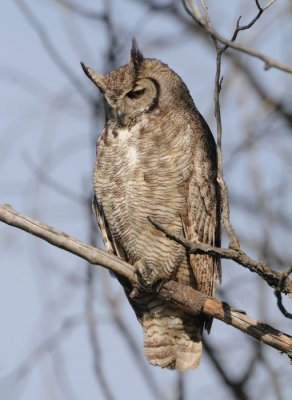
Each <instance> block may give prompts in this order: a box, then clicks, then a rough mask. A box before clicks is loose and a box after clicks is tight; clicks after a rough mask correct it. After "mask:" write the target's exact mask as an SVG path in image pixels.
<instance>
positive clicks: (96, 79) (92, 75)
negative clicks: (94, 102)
mask: <svg viewBox="0 0 292 400" xmlns="http://www.w3.org/2000/svg"><path fill="white" fill-rule="evenodd" d="M80 64H81V67H82V69H83V71H84V73H85V75H86V76H88V78H89V79H90V80H91V81H92V82H93V83H94V84H95V85H96V86H97V87H98V88H99V90H101V91H102V92H104V90H105V86H104V78H103V76H102V75H100V74H98V73H97V72H95V71H94V70H93V69H92V68H90V67H88V66H87V65H86V64H84V63H83V62H82V61H81V62H80Z"/></svg>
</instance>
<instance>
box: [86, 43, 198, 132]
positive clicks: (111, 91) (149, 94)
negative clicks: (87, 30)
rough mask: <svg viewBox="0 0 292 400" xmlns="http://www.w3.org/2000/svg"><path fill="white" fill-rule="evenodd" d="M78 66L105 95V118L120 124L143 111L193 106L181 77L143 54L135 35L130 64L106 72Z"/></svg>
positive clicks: (140, 114)
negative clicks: (101, 72) (102, 72)
mask: <svg viewBox="0 0 292 400" xmlns="http://www.w3.org/2000/svg"><path fill="white" fill-rule="evenodd" d="M81 66H82V68H83V71H84V72H85V74H86V75H87V76H88V78H89V79H91V80H92V82H93V83H94V84H95V85H96V86H97V87H98V88H99V90H100V92H101V93H102V95H103V97H104V100H105V110H106V119H107V121H115V122H116V123H117V124H118V125H120V126H128V125H129V124H132V123H136V122H139V120H140V118H141V117H142V116H143V115H144V113H153V114H154V115H159V114H160V113H161V112H167V111H169V110H170V109H171V108H174V107H177V106H180V107H184V108H189V107H193V106H194V105H193V101H192V98H191V96H190V94H189V91H188V89H187V87H186V85H185V84H184V82H183V81H182V79H181V78H180V77H179V76H178V75H177V74H176V73H175V72H174V71H172V70H171V69H170V68H169V67H168V66H167V65H166V64H163V63H162V62H161V61H159V60H156V59H150V58H144V57H143V55H142V53H141V52H140V51H139V49H138V48H137V44H136V41H135V40H134V39H133V42H132V49H131V54H130V60H129V64H127V65H124V66H122V67H119V68H117V69H114V70H113V71H111V72H110V73H109V74H107V75H101V74H98V73H97V72H95V71H94V70H92V69H91V68H89V67H88V66H86V65H85V64H83V63H81Z"/></svg>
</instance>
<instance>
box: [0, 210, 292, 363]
mask: <svg viewBox="0 0 292 400" xmlns="http://www.w3.org/2000/svg"><path fill="white" fill-rule="evenodd" d="M0 220H1V221H2V222H5V223H7V224H9V225H11V226H15V227H17V228H20V229H22V230H24V231H26V232H28V233H30V234H32V235H34V236H38V237H40V238H41V239H43V240H46V241H47V242H49V243H51V244H52V245H54V246H57V247H59V248H61V249H64V250H67V251H69V252H71V253H73V254H75V255H77V256H78V257H81V258H83V259H86V260H87V261H89V262H90V263H91V264H95V265H96V264H98V265H101V266H103V267H105V268H107V269H109V270H110V271H112V272H114V273H116V274H118V275H120V276H122V277H123V278H124V279H126V280H128V281H129V285H131V286H133V285H137V284H139V282H138V280H137V277H136V274H135V272H134V267H133V266H132V265H130V264H128V263H127V262H125V261H124V260H122V259H120V258H119V257H116V256H114V255H112V254H109V253H106V252H105V251H102V250H100V249H97V248H95V247H93V246H90V245H87V244H85V243H82V242H80V241H78V240H76V239H74V238H73V237H71V236H69V235H68V234H65V233H63V232H60V231H58V230H56V229H54V228H52V227H50V226H48V225H45V224H42V223H41V222H39V221H37V220H35V219H32V218H30V217H28V216H26V215H24V214H21V213H18V212H17V211H15V210H13V209H12V208H11V207H10V206H7V205H3V206H0ZM218 250H219V251H220V250H221V249H218ZM274 274H275V273H274ZM287 285H288V286H290V289H291V285H292V282H291V281H289V282H285V286H287ZM145 290H146V289H145ZM157 295H159V296H160V297H161V298H163V299H164V300H166V301H171V302H172V303H173V304H174V305H176V307H179V308H182V309H183V310H184V312H186V313H189V314H191V315H199V314H200V313H204V314H206V315H207V316H210V317H213V318H217V319H220V320H221V321H223V322H225V323H226V324H228V325H232V326H233V327H235V328H237V329H239V330H241V331H242V332H244V333H246V334H248V335H250V336H252V337H254V338H256V339H258V340H260V341H261V342H263V343H265V344H267V345H269V346H271V347H274V348H275V349H277V350H279V351H281V352H283V353H286V354H287V355H288V356H292V338H291V336H289V335H287V334H285V333H283V332H280V331H278V330H277V329H274V328H272V327H271V326H269V325H266V324H264V323H262V322H260V321H257V320H254V319H252V318H251V317H249V316H248V315H245V314H244V313H243V312H240V311H238V310H234V309H232V308H231V307H230V306H229V305H228V304H226V303H223V302H221V301H218V300H217V299H215V298H212V297H208V296H206V295H204V294H203V293H200V292H199V291H197V290H195V289H193V288H191V287H189V286H185V285H182V284H180V283H178V282H175V281H169V282H166V283H165V284H164V285H163V286H162V288H161V289H160V291H159V293H157Z"/></svg>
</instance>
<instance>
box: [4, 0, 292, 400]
mask: <svg viewBox="0 0 292 400" xmlns="http://www.w3.org/2000/svg"><path fill="white" fill-rule="evenodd" d="M20 3H21V1H20V0H18V1H16V0H15V1H10V2H3V4H2V5H1V13H0V27H1V28H0V29H1V35H0V48H1V59H0V88H1V96H0V115H1V118H0V158H1V167H0V201H1V204H4V203H8V204H11V205H12V206H13V207H14V208H15V209H17V210H19V211H21V212H24V213H26V214H28V215H30V216H33V217H35V218H38V219H40V220H41V221H43V222H45V223H48V224H49V225H52V226H55V227H56V228H57V229H60V230H63V231H65V232H67V233H70V234H71V235H72V236H74V237H77V238H78V239H80V240H83V241H85V242H90V241H91V240H92V237H91V236H92V233H91V232H92V230H91V228H90V227H91V226H92V223H94V221H93V216H92V215H91V212H90V205H89V202H88V199H89V198H90V196H91V194H92V188H91V185H92V184H91V175H92V168H93V162H94V156H95V140H96V138H97V136H98V133H99V132H100V131H101V129H102V126H103V123H104V122H103V119H102V116H101V117H100V118H98V119H94V118H92V116H93V110H92V107H91V105H90V101H91V100H92V99H97V100H98V99H99V97H98V93H97V92H96V89H95V88H94V87H93V85H90V83H89V82H88V80H87V78H86V77H85V76H84V75H83V72H82V70H81V68H80V64H79V62H80V60H83V61H85V62H86V63H87V64H88V65H90V66H92V67H93V68H95V69H96V70H98V71H100V72H105V70H106V68H107V63H106V61H105V58H106V49H107V37H108V36H107V31H106V29H105V27H104V24H103V23H102V22H100V21H98V20H96V19H85V18H83V17H77V16H75V15H74V14H72V13H71V12H70V11H68V10H66V9H65V8H62V7H60V5H59V4H58V1H57V0H50V1H49V0H42V1H36V0H23V3H25V4H27V5H28V6H29V8H30V10H31V12H32V13H33V15H34V16H35V19H36V20H37V21H38V22H37V24H36V26H35V27H34V28H33V27H32V26H31V24H29V23H28V21H27V19H26V18H25V15H24V13H23V12H21V7H19V4H20ZM109 3H110V2H108V4H109ZM142 3H143V2H142ZM163 3H165V2H161V4H163ZM239 3H240V2H239V1H235V2H233V4H232V6H231V5H230V2H228V1H227V0H224V1H222V2H220V5H219V4H218V2H215V1H214V0H213V1H212V0H210V1H209V3H208V4H209V11H210V16H211V19H212V20H214V21H215V26H216V29H218V30H219V31H220V32H221V33H222V34H224V35H227V36H230V35H231V33H232V31H233V29H234V26H235V24H236V20H237V17H238V15H239V12H240V13H242V15H243V18H246V20H248V18H250V17H251V16H252V15H254V13H255V8H254V7H252V6H251V3H253V2H251V1H245V2H244V4H239ZM279 3H280V2H276V4H275V5H274V6H273V7H274V9H273V10H272V8H273V7H271V8H270V9H269V10H268V11H267V12H266V14H265V15H264V16H263V17H262V19H261V20H260V21H259V22H258V28H257V29H255V30H252V31H251V32H247V33H245V34H244V35H243V36H242V37H243V39H244V40H245V41H246V43H247V44H248V45H250V46H252V45H254V46H258V48H260V49H261V51H263V52H267V53H268V54H269V55H271V56H272V57H275V58H277V59H279V60H281V61H283V62H287V63H290V64H292V51H291V45H290V48H289V47H288V46H289V43H288V41H287V38H288V37H289V34H290V37H291V31H292V27H291V23H290V24H289V15H288V13H287V17H285V7H287V9H288V6H287V4H288V3H289V2H288V1H286V2H284V3H285V4H279ZM79 4H81V2H80V3H79ZM82 4H83V5H84V7H88V9H92V10H95V11H96V12H101V11H102V10H103V2H102V1H93V0H92V1H90V0H88V1H86V2H84V3H82ZM111 7H112V23H113V25H114V27H115V29H116V31H117V32H119V35H118V39H117V40H118V43H119V53H118V57H117V58H118V60H117V62H119V63H120V64H123V63H126V62H127V59H128V53H129V49H130V42H131V38H132V37H133V36H136V38H137V41H138V44H139V47H140V48H141V50H142V51H143V53H144V54H145V55H146V56H149V57H157V58H159V59H161V60H162V61H164V62H167V63H168V64H169V65H170V66H171V68H173V69H174V70H175V71H176V72H177V73H179V74H180V75H181V76H182V78H183V79H184V81H185V82H186V84H187V85H188V87H189V88H190V91H191V94H192V96H193V98H194V100H195V103H196V105H197V107H198V109H199V110H200V111H201V113H202V114H203V115H204V117H205V118H206V119H207V121H208V123H209V125H210V127H211V129H212V130H213V132H214V133H215V130H216V129H215V120H214V115H213V103H212V102H213V85H214V74H215V59H214V51H213V50H212V48H211V47H210V46H209V45H208V44H206V42H205V41H202V40H201V39H200V37H198V36H196V35H194V34H192V33H190V32H188V31H186V29H185V28H184V27H183V25H179V24H178V23H177V21H176V20H175V19H174V18H172V17H170V16H169V15H167V14H166V13H162V12H156V13H154V14H153V13H149V11H147V7H146V6H145V4H141V2H139V1H134V0H128V1H126V0H122V1H117V0H116V1H112V2H111ZM224 7H225V9H228V13H225V12H224ZM227 7H228V8H227ZM274 12H275V13H276V12H277V15H280V16H281V21H282V25H281V26H280V27H279V25H277V20H276V21H275V18H274V17H273V15H274V14H273V13H274ZM290 21H291V14H290ZM267 25H268V26H269V30H267V29H265V28H266V26H267ZM262 31H263V32H264V33H261V32H262ZM40 32H41V33H40ZM48 42H49V43H50V44H49V45H47V43H48ZM44 44H45V45H47V46H44ZM48 46H49V51H48ZM52 48H53V50H52ZM287 48H288V50H287ZM50 51H51V54H53V55H54V57H53V58H52V57H51V55H50ZM55 53H57V58H58V57H60V60H61V61H59V62H58V61H57V62H56V55H55ZM248 62H249V65H250V67H251V68H252V69H253V71H254V72H255V74H256V75H257V77H258V81H259V82H260V83H262V84H265V85H266V87H267V90H268V91H269V92H270V93H271V94H273V96H274V97H275V98H277V99H283V100H285V101H287V103H288V100H289V96H290V100H291V83H292V82H291V76H288V75H287V74H286V75H285V74H283V73H280V72H279V71H276V70H271V71H268V72H265V71H264V70H263V65H262V64H261V63H260V61H258V60H249V61H248ZM60 64H62V65H61V67H60ZM233 72H234V71H233V69H232V67H231V66H230V64H228V63H227V62H225V63H224V64H223V73H224V88H226V89H224V94H223V102H222V104H223V112H222V118H223V128H224V139H223V142H224V147H223V149H224V160H225V165H226V171H225V177H226V180H227V182H228V184H229V185H230V197H231V199H232V201H233V202H234V204H235V203H236V201H235V199H236V198H237V197H240V196H242V197H243V198H247V199H248V200H250V201H253V200H254V199H255V198H256V195H255V194H254V192H253V190H252V189H253V186H252V185H253V180H255V175H254V174H253V172H252V168H247V164H248V166H249V167H251V166H252V162H253V157H252V155H249V156H244V155H241V154H239V155H236V154H237V153H236V149H237V147H238V146H239V144H240V143H244V141H245V136H244V135H245V132H246V131H251V132H253V131H254V132H256V133H258V132H259V131H260V129H263V130H266V131H267V132H268V133H267V138H268V140H266V141H265V142H264V143H263V142H261V146H258V147H256V148H255V151H256V154H257V162H258V165H259V166H260V167H259V170H257V171H258V173H259V176H260V178H259V182H260V184H261V185H262V186H263V187H264V189H265V190H266V192H267V193H270V192H269V190H271V189H273V188H274V187H278V186H281V184H283V182H284V185H285V180H284V178H285V177H287V174H288V175H289V174H290V168H291V166H290V164H289V162H288V161H287V160H289V158H290V156H291V154H292V146H291V140H288V138H287V135H286V134H285V131H284V128H283V125H282V123H281V121H278V120H277V118H276V117H275V118H274V119H273V120H272V121H271V120H270V119H269V118H270V117H269V115H268V113H267V111H266V110H265V108H264V107H262V106H261V105H260V104H259V99H258V98H257V97H256V96H254V95H252V94H250V93H248V90H246V86H247V83H246V81H244V79H243V78H242V77H237V76H234V74H232V73H233ZM72 82H73V83H72ZM289 93H290V95H289ZM288 104H289V103H288ZM254 114H256V122H255V117H254ZM252 116H253V118H254V119H252ZM250 121H252V122H250ZM249 123H250V127H247V125H248V124H249ZM256 123H257V124H258V125H259V126H260V128H257V125H256ZM271 127H273V132H272V133H269V128H271ZM268 134H269V135H268ZM272 135H277V137H278V140H277V147H275V144H274V142H273V140H272V139H269V138H273V136H272ZM279 149H280V150H281V153H279V152H278V151H276V150H279ZM279 154H281V155H280V156H279ZM284 156H285V157H284ZM291 200H292V199H291V190H286V191H285V190H281V194H280V195H279V196H277V195H275V197H274V198H272V197H271V203H270V207H271V209H272V210H273V211H275V212H276V211H278V210H280V211H283V213H284V215H286V216H287V221H288V220H290V219H292V214H291V207H290V206H289V204H291ZM232 204H233V203H232ZM231 215H232V221H233V222H234V226H235V227H236V229H238V230H239V231H240V234H241V238H242V241H243V244H244V246H245V247H246V248H248V249H249V250H250V252H251V255H253V256H254V257H257V255H258V253H257V249H256V246H253V244H254V243H255V242H257V241H260V238H261V237H262V234H263V223H262V221H263V216H262V215H261V212H259V213H258V215H257V216H256V217H255V215H254V214H250V213H248V212H247V211H242V209H240V208H239V207H236V206H234V207H232V214H231ZM271 236H272V237H271V238H270V242H269V243H270V246H271V247H272V248H277V249H279V250H282V249H283V250H284V251H285V253H282V256H283V257H282V258H283V260H284V261H283V262H284V264H285V262H286V260H291V255H292V254H291V245H289V244H290V242H291V240H290V237H291V235H289V234H288V235H287V231H285V230H283V229H282V228H281V227H278V226H275V229H273V234H272V235H271ZM0 237H1V244H0V249H1V259H0V265H1V279H0V315H1V317H2V318H1V331H0V354H1V357H0V400H2V399H3V400H4V399H5V400H16V399H19V400H47V399H56V400H59V399H70V400H71V399H73V400H75V399H84V398H86V399H92V398H95V399H103V398H104V395H103V394H102V392H101V389H100V385H99V384H98V383H97V380H96V377H95V373H94V369H93V361H94V359H93V351H92V346H91V345H90V340H89V329H88V318H93V319H94V324H95V325H96V331H97V336H98V343H99V360H100V365H102V368H103V371H104V375H105V376H106V377H107V378H108V379H109V382H110V389H111V390H112V393H113V397H114V398H115V399H124V398H129V399H132V398H133V399H134V398H135V399H136V398H139V400H148V399H151V398H153V394H152V391H151V389H150V388H149V385H147V384H145V371H148V372H147V374H149V375H150V376H151V379H153V380H154V382H156V385H157V386H158V387H159V390H160V391H161V398H163V399H167V400H168V399H175V398H176V397H175V392H176V385H177V374H176V373H175V372H173V371H167V370H161V369H159V368H154V367H151V366H149V365H148V364H147V362H146V361H145V360H143V359H142V330H141V327H140V326H139V324H138V322H137V321H136V319H135V316H134V313H133V312H132V310H131V309H130V307H129V306H128V304H127V303H126V301H125V299H124V295H123V292H122V290H121V288H120V287H119V285H118V283H117V282H116V281H115V279H113V278H112V277H110V276H109V274H108V273H107V272H106V271H104V270H102V269H101V268H97V267H94V268H92V273H93V277H94V284H93V287H94V303H93V305H94V315H90V316H88V315H87V314H86V312H88V310H87V309H86V299H87V290H88V286H87V284H86V282H87V277H88V270H89V267H88V266H87V265H86V263H85V262H84V261H82V260H80V259H77V258H76V257H75V256H73V255H71V254H68V253H66V252H64V251H62V250H60V249H56V248H52V246H50V245H48V244H47V243H44V242H42V241H41V240H40V239H38V238H34V237H31V236H30V235H28V234H26V233H24V232H20V231H16V230H15V229H14V228H11V227H8V226H4V225H0ZM96 238H98V232H97V228H96ZM98 240H99V239H98ZM98 243H99V244H100V246H102V244H101V243H100V240H99V242H98ZM250 275H251V274H250V273H248V272H246V271H243V270H242V269H240V267H237V266H235V265H234V264H232V263H230V262H226V263H224V265H223V277H224V281H223V286H222V287H223V289H224V290H225V294H226V291H227V297H228V299H230V301H231V302H232V304H233V305H235V306H236V307H239V308H241V307H242V308H244V309H245V310H246V311H247V312H248V313H250V314H251V315H252V316H254V317H258V318H259V319H261V318H266V322H268V323H270V324H271V325H273V324H274V325H275V326H279V327H280V328H281V329H283V330H286V332H289V329H288V328H289V325H288V323H287V321H286V320H285V319H284V317H282V316H281V315H280V313H279V311H278V310H277V307H276V305H275V301H273V295H272V294H271V292H272V290H271V289H270V288H268V287H267V285H265V284H264V283H263V282H262V281H261V280H260V279H258V278H256V277H253V276H252V277H251V276H250ZM238 280H239V281H240V283H241V285H240V290H236V285H235V286H234V284H233V283H234V282H237V284H238ZM228 288H229V289H228ZM107 292H108V293H110V297H111V299H115V302H116V304H117V313H118V315H119V316H120V318H121V319H122V320H123V321H124V322H125V324H126V326H127V327H128V329H129V330H130V332H131V335H132V336H131V337H133V338H134V342H135V345H136V346H137V348H138V349H139V356H138V357H140V359H142V362H137V359H136V358H135V357H134V356H133V354H132V353H131V351H130V349H129V345H128V342H127V340H126V339H125V337H123V335H121V334H120V333H119V331H118V329H117V327H116V325H115V324H114V322H113V317H112V315H111V313H110V307H109V299H107V295H106V294H107ZM290 334H291V327H290ZM211 339H212V344H213V346H216V347H217V348H218V356H219V358H220V359H221V360H223V361H226V362H227V363H229V364H228V365H229V366H230V365H231V364H230V359H231V358H232V360H233V361H232V363H233V365H234V366H236V368H235V367H234V368H233V369H232V368H231V369H230V371H229V372H230V373H231V374H232V376H234V377H236V376H240V374H241V373H242V370H243V369H244V366H245V363H246V360H247V359H248V357H249V354H250V351H251V348H252V346H253V342H251V341H249V340H248V339H247V338H246V337H244V336H243V334H242V333H240V332H238V331H235V330H234V329H232V328H230V327H227V326H225V325H224V324H222V323H220V322H218V321H215V322H214V325H213V329H212V334H211ZM236 343H238V345H236ZM265 357H267V359H268V360H269V363H270V364H272V365H273V366H274V367H275V368H277V371H278V374H279V375H280V378H279V380H280V383H281V386H282V387H283V388H284V389H283V397H282V398H283V399H286V398H288V397H287V395H288V393H289V390H290V391H291V390H292V387H291V383H290V386H289V384H288V382H289V373H290V374H291V371H290V370H289V369H288V368H291V367H289V365H288V361H287V360H286V359H284V357H283V356H281V355H280V354H278V353H277V352H276V351H274V350H273V349H268V348H265ZM141 365H143V367H141ZM141 368H143V370H142V372H141ZM19 374H21V376H22V378H21V380H20V382H18V383H17V384H16V383H15V381H16V379H17V377H18V376H19ZM266 376H267V375H266V373H265V371H264V370H261V369H260V368H259V367H258V370H257V371H256V374H255V377H256V379H257V385H258V388H259V390H264V387H265V384H264V381H265V379H266ZM184 381H185V384H186V398H187V399H189V398H194V397H196V398H200V399H209V398H210V397H209V396H210V395H212V393H213V394H214V393H216V399H218V400H220V399H232V398H233V397H232V395H231V394H230V392H229V391H228V390H227V389H226V388H225V387H224V386H223V385H222V382H221V380H220V378H219V376H218V375H217V374H216V372H215V370H214V367H213V366H212V364H211V363H210V360H209V359H208V357H207V356H206V355H204V356H203V359H202V364H201V366H200V368H199V369H197V370H196V371H195V372H194V371H188V372H187V373H185V375H184ZM210 388H212V389H210ZM262 394H263V392H262ZM212 396H213V395H212ZM273 396H274V393H273V392H269V393H264V396H263V397H261V398H265V399H273V398H275V397H273Z"/></svg>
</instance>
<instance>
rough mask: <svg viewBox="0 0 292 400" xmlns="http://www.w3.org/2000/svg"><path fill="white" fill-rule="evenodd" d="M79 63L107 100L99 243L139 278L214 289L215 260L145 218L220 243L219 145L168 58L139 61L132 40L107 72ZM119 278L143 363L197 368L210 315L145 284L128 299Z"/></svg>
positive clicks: (99, 168)
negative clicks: (125, 55)
mask: <svg viewBox="0 0 292 400" xmlns="http://www.w3.org/2000/svg"><path fill="white" fill-rule="evenodd" d="M82 67H83V70H84V72H85V73H86V75H87V76H88V77H89V78H90V79H91V80H92V81H93V82H94V84H95V85H96V86H97V87H98V88H99V90H100V92H101V94H102V96H103V99H104V105H105V115H106V124H105V127H104V129H103V131H102V133H101V135H100V137H99V139H98V141H97V146H96V163H95V167H94V178H93V183H94V194H95V196H94V201H93V204H94V209H95V211H96V215H97V220H98V223H99V227H100V230H101V234H102V237H103V240H104V243H105V247H106V250H107V251H109V252H111V253H113V254H116V255H118V256H120V257H122V258H123V259H125V260H126V261H128V262H129V263H130V264H132V265H134V267H135V268H136V271H137V274H138V275H139V277H140V279H142V281H143V283H144V285H148V286H155V284H157V283H158V282H160V281H165V280H167V279H173V280H176V281H177V282H181V283H183V284H185V285H189V286H192V287H194V288H196V289H198V290H199V291H201V292H203V293H206V294H207V295H211V296H212V295H214V292H215V289H216V285H217V283H218V281H220V261H219V260H218V259H217V258H214V257H211V256H208V255H199V254H197V255H188V254H187V253H186V250H185V248H184V247H183V246H181V245H180V244H178V243H176V242H175V241H172V240H170V239H167V238H166V237H165V235H164V234H163V233H162V232H160V231H159V230H158V229H156V228H155V227H154V226H153V225H152V224H151V223H150V222H149V220H148V217H152V218H153V219H154V220H156V221H158V222H160V223H161V224H163V225H164V227H166V228H167V229H168V230H169V231H170V232H172V233H174V234H176V235H178V236H184V237H185V238H186V239H188V240H189V241H194V242H203V243H209V244H211V245H215V246H219V245H220V222H219V221H220V205H219V204H220V196H219V190H218V186H217V183H216V176H217V162H216V145H215V142H214V139H213V136H212V133H211V132H210V129H209V127H208V125H207V123H206V122H205V121H204V119H203V117H202V116H201V115H200V113H199V112H198V110H197V109H196V107H195V105H194V102H193V100H192V98H191V96H190V93H189V91H188V89H187V87H186V85H185V84H184V82H183V81H182V79H181V78H180V77H179V76H178V75H177V74H176V73H175V72H174V71H172V70H171V69H170V68H169V67H168V66H167V65H166V64H163V63H162V62H161V61H159V60H156V59H150V58H144V57H143V55H142V54H141V52H140V51H139V50H138V49H137V46H136V43H135V41H133V44H132V50H131V55H130V61H129V63H128V64H127V65H124V66H122V67H119V68H117V69H115V70H113V71H112V72H110V73H109V74H107V75H104V76H102V75H100V74H97V73H96V72H94V71H93V70H92V69H91V68H89V67H87V66H85V65H84V64H82ZM118 278H119V277H118ZM120 282H121V283H122V285H123V286H124V289H125V292H126V295H127V297H128V300H129V302H130V304H131V306H132V307H133V309H134V311H135V313H136V316H137V318H138V320H139V321H140V323H141V324H142V326H143V330H144V349H145V355H146V357H147V359H148V360H149V362H150V363H151V364H154V365H159V366H161V367H167V368H178V369H181V370H185V369H187V368H195V367H197V365H198V364H199V362H200V357H201V351H202V342H201V335H202V329H203V326H204V325H205V326H206V325H207V326H210V321H206V320H204V318H203V317H197V318H194V317H193V316H190V315H187V314H185V313H184V312H183V311H181V310H178V309H177V308H175V307H173V306H172V305H171V304H170V303H166V302H165V301H163V300H162V299H161V298H159V297H158V296H157V295H155V294H153V293H152V294H151V293H149V291H143V290H140V291H139V292H138V293H137V294H136V296H135V297H133V296H130V292H131V289H132V288H131V287H129V285H128V284H127V283H126V282H125V281H123V279H120Z"/></svg>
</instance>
